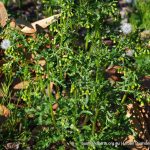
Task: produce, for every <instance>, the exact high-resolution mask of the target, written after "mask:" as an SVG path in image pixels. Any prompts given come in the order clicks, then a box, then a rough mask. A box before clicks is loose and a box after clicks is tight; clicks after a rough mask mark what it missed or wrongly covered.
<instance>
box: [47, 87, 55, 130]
mask: <svg viewBox="0 0 150 150" xmlns="http://www.w3.org/2000/svg"><path fill="white" fill-rule="evenodd" d="M48 96H49V100H50V113H51V117H52V122H53V125H54V128H56V120H55V116H54V113H53V106H52V103H51V100H52V98H53V97H52V94H51V92H50V86H48Z"/></svg>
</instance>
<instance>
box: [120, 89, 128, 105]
mask: <svg viewBox="0 0 150 150" xmlns="http://www.w3.org/2000/svg"><path fill="white" fill-rule="evenodd" d="M127 95H128V92H125V94H124V95H123V98H122V100H121V104H123V103H124V102H125V100H126V98H127Z"/></svg>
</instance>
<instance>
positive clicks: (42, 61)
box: [38, 59, 46, 67]
mask: <svg viewBox="0 0 150 150" xmlns="http://www.w3.org/2000/svg"><path fill="white" fill-rule="evenodd" d="M38 64H39V65H41V66H42V67H43V66H45V64H46V61H45V59H41V60H39V62H38Z"/></svg>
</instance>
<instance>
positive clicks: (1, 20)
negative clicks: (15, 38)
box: [0, 2, 8, 27]
mask: <svg viewBox="0 0 150 150" xmlns="http://www.w3.org/2000/svg"><path fill="white" fill-rule="evenodd" d="M7 20H8V14H7V11H6V8H5V6H4V4H3V3H2V2H0V25H1V26H2V27H4V26H5V25H6V22H7Z"/></svg>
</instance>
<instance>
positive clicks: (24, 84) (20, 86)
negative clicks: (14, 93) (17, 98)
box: [13, 81, 29, 90]
mask: <svg viewBox="0 0 150 150" xmlns="http://www.w3.org/2000/svg"><path fill="white" fill-rule="evenodd" d="M28 86H29V81H22V82H20V83H17V84H16V85H15V86H14V87H13V89H14V90H21V89H26V88H27V87H28Z"/></svg>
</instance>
